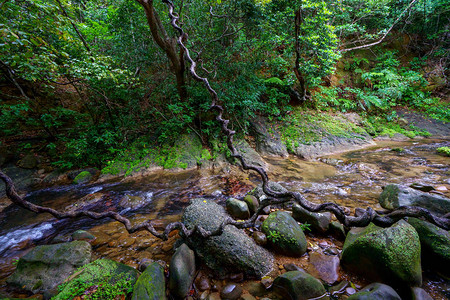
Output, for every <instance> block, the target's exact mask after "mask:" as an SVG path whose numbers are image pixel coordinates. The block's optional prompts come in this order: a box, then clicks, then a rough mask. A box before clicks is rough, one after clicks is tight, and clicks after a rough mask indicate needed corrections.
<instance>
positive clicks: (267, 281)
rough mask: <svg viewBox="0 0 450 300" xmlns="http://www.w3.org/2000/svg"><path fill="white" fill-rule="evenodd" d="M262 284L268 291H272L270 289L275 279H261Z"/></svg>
mask: <svg viewBox="0 0 450 300" xmlns="http://www.w3.org/2000/svg"><path fill="white" fill-rule="evenodd" d="M261 284H262V285H263V286H264V287H265V288H266V289H270V287H271V286H272V284H273V279H272V278H271V277H264V278H263V279H261Z"/></svg>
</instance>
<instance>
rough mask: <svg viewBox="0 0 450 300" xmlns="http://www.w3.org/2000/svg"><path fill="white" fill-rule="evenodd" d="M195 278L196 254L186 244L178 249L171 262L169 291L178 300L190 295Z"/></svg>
mask: <svg viewBox="0 0 450 300" xmlns="http://www.w3.org/2000/svg"><path fill="white" fill-rule="evenodd" d="M194 276H195V254H194V251H192V250H191V249H189V247H188V246H186V244H182V245H181V246H180V247H178V248H177V250H176V251H175V254H174V255H173V256H172V259H171V260H170V267H169V289H170V293H171V294H172V295H173V296H175V297H176V298H177V299H178V298H179V299H183V298H184V297H186V296H187V294H188V293H189V290H190V288H191V285H192V282H193V281H194Z"/></svg>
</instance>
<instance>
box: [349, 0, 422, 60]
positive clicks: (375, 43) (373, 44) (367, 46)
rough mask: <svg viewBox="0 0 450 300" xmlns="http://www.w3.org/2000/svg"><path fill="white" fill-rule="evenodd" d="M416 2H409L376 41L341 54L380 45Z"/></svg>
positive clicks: (414, 0)
mask: <svg viewBox="0 0 450 300" xmlns="http://www.w3.org/2000/svg"><path fill="white" fill-rule="evenodd" d="M416 1H417V0H413V1H411V3H409V5H408V7H406V9H405V10H404V11H403V12H402V13H401V14H400V15H399V16H398V18H397V19H396V20H395V22H394V23H393V24H392V25H391V27H390V28H389V29H388V30H387V31H386V32H385V34H384V35H383V36H382V37H381V38H380V39H379V40H378V41H376V42H373V43H370V44H366V45H361V46H357V47H353V48H348V49H343V50H341V52H348V51H353V50H358V49H363V48H369V47H372V46H375V45H378V44H379V43H381V42H382V41H383V40H384V39H385V38H386V36H387V35H388V34H389V32H390V31H391V30H392V28H394V26H395V24H397V22H398V21H399V20H400V18H401V17H402V16H403V14H404V13H405V12H407V11H408V10H409V9H410V8H411V7H412V6H413V4H414V3H415V2H416Z"/></svg>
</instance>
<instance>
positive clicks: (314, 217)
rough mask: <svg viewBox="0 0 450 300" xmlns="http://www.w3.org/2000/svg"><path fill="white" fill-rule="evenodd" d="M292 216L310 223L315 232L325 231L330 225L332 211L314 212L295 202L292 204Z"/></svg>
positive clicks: (302, 221) (301, 221)
mask: <svg viewBox="0 0 450 300" xmlns="http://www.w3.org/2000/svg"><path fill="white" fill-rule="evenodd" d="M292 217H293V218H294V219H295V220H297V221H298V222H300V223H303V224H304V223H308V224H310V228H311V230H312V231H313V232H318V233H325V232H326V231H327V230H328V228H329V227H330V223H331V213H329V212H324V213H313V212H309V211H308V210H306V209H304V208H303V207H301V206H300V205H299V204H297V203H295V204H294V205H293V206H292Z"/></svg>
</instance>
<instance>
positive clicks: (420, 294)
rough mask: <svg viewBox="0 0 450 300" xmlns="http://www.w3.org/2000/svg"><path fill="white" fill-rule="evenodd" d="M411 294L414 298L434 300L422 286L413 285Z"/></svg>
mask: <svg viewBox="0 0 450 300" xmlns="http://www.w3.org/2000/svg"><path fill="white" fill-rule="evenodd" d="M411 294H412V295H411V299H412V300H433V298H431V296H430V295H428V293H427V292H425V291H424V289H422V288H420V287H413V288H412V289H411Z"/></svg>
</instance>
